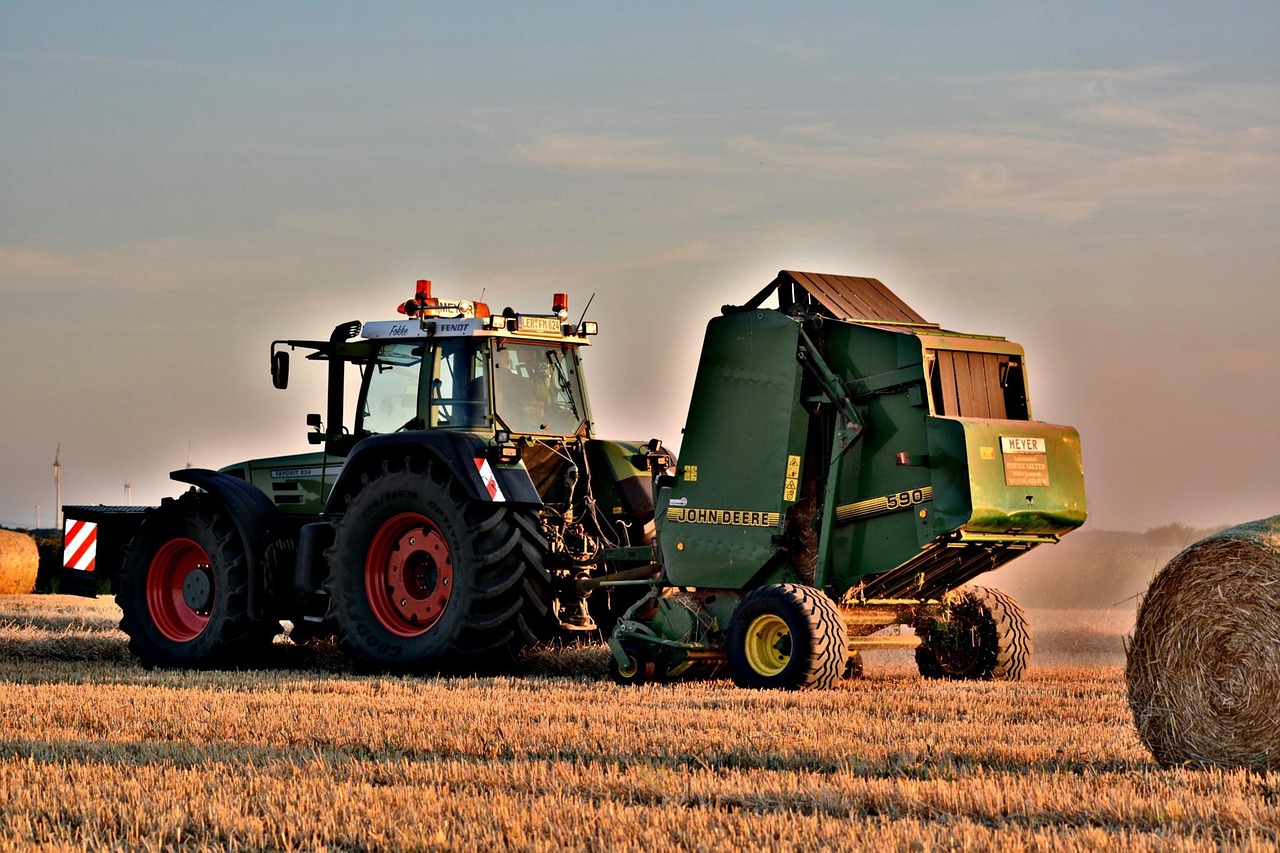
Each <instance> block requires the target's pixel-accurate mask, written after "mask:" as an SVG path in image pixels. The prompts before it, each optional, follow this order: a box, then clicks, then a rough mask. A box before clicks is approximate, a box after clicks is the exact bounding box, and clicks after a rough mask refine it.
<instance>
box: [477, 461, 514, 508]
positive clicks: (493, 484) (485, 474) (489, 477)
mask: <svg viewBox="0 0 1280 853" xmlns="http://www.w3.org/2000/svg"><path fill="white" fill-rule="evenodd" d="M475 463H476V470H477V471H479V472H480V481H481V482H482V483H484V487H485V489H487V490H488V492H489V499H490V500H494V501H505V500H506V499H507V496H506V495H504V494H503V493H502V487H501V486H499V485H498V478H497V477H495V476H494V475H493V468H491V467H490V466H489V460H488V459H485V458H483V457H480V458H477V459H476V460H475Z"/></svg>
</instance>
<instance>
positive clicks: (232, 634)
mask: <svg viewBox="0 0 1280 853" xmlns="http://www.w3.org/2000/svg"><path fill="white" fill-rule="evenodd" d="M248 588H249V581H248V569H247V561H246V558H245V549H244V543H243V542H242V541H241V538H240V535H239V533H238V532H237V531H236V528H235V525H234V524H233V523H232V521H231V519H230V518H229V517H227V515H226V514H225V513H224V512H223V511H222V510H221V508H220V507H219V506H218V505H217V504H216V503H215V502H214V501H212V500H210V499H209V498H207V497H205V496H202V495H200V494H198V493H195V492H191V493H188V494H186V495H183V496H182V497H180V498H178V499H177V500H174V499H173V498H166V499H165V500H164V502H163V503H162V504H161V506H160V508H159V509H156V510H152V511H150V512H148V514H147V516H146V518H145V519H144V520H143V522H142V525H141V526H140V527H139V528H138V532H137V535H135V536H134V538H133V540H132V541H131V542H130V543H129V545H128V546H127V547H126V549H125V553H124V559H123V562H122V563H121V567H120V588H119V593H118V594H117V595H116V603H117V604H118V605H120V610H121V614H122V615H121V619H120V629H121V630H122V631H124V632H125V633H126V634H128V635H129V649H130V650H131V651H132V652H133V653H134V654H135V655H137V656H138V659H139V660H140V661H141V662H142V665H143V666H147V667H152V666H174V667H198V666H220V665H238V664H243V663H246V661H245V660H244V659H243V657H242V656H241V655H242V654H248V653H250V651H251V649H250V647H251V646H254V645H265V644H266V643H269V642H270V640H271V637H273V636H275V635H276V634H278V633H280V624H279V623H278V622H276V623H262V622H254V621H252V620H250V619H249V615H248Z"/></svg>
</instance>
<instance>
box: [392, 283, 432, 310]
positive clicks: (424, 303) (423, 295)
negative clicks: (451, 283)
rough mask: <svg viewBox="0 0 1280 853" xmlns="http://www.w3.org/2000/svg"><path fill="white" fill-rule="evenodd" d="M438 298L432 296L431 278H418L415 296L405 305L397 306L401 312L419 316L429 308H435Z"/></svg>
mask: <svg viewBox="0 0 1280 853" xmlns="http://www.w3.org/2000/svg"><path fill="white" fill-rule="evenodd" d="M437 302H438V300H436V299H435V298H433V297H432V296H431V280H430V279H426V278H420V279H418V290H417V292H416V293H415V294H414V297H413V298H412V299H410V300H409V301H407V302H405V303H404V304H403V305H401V306H399V307H397V308H396V310H397V311H399V312H400V313H401V314H405V315H408V316H410V317H417V316H420V315H421V314H424V313H425V312H426V310H427V309H428V308H433V307H435V305H436V304H437Z"/></svg>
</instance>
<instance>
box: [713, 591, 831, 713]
mask: <svg viewBox="0 0 1280 853" xmlns="http://www.w3.org/2000/svg"><path fill="white" fill-rule="evenodd" d="M848 649H849V637H848V634H847V632H846V629H845V624H844V617H843V616H841V615H840V610H839V608H837V607H836V605H835V603H834V602H833V601H832V600H831V599H830V598H828V597H827V596H826V595H825V594H824V593H822V592H821V591H819V590H817V589H814V588H813V587H810V586H801V585H798V584H789V583H787V584H771V585H769V586H763V587H760V588H759V589H756V590H753V591H752V592H750V593H748V594H747V595H746V596H745V597H744V598H743V599H742V601H740V602H739V603H738V606H737V608H735V609H734V611H733V616H732V618H731V619H730V620H729V630H728V631H727V632H726V635H725V657H726V658H727V659H728V662H729V671H730V673H731V674H732V675H733V681H734V683H735V684H737V685H738V686H739V687H751V688H781V689H784V690H806V689H810V688H815V687H816V688H826V687H833V686H835V684H836V683H837V682H838V681H839V680H840V675H841V673H842V672H843V670H844V666H845V661H846V660H847V659H848Z"/></svg>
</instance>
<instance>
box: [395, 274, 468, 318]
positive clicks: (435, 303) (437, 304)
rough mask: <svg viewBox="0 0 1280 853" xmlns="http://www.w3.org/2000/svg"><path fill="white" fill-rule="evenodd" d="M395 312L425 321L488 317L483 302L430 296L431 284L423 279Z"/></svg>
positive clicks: (419, 280)
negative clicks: (408, 298) (437, 318)
mask: <svg viewBox="0 0 1280 853" xmlns="http://www.w3.org/2000/svg"><path fill="white" fill-rule="evenodd" d="M396 310H397V311H399V312H400V313H401V314H405V315H407V316H409V317H417V318H419V319H423V320H425V319H426V318H428V317H442V318H451V317H488V316H489V306H488V305H487V304H486V303H484V302H472V301H471V300H470V299H439V298H437V297H434V296H432V295H431V282H430V281H429V280H427V279H425V278H420V279H418V291H417V293H416V294H415V295H414V297H413V298H412V299H410V300H408V301H407V302H405V303H404V304H402V305H398V306H396Z"/></svg>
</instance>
